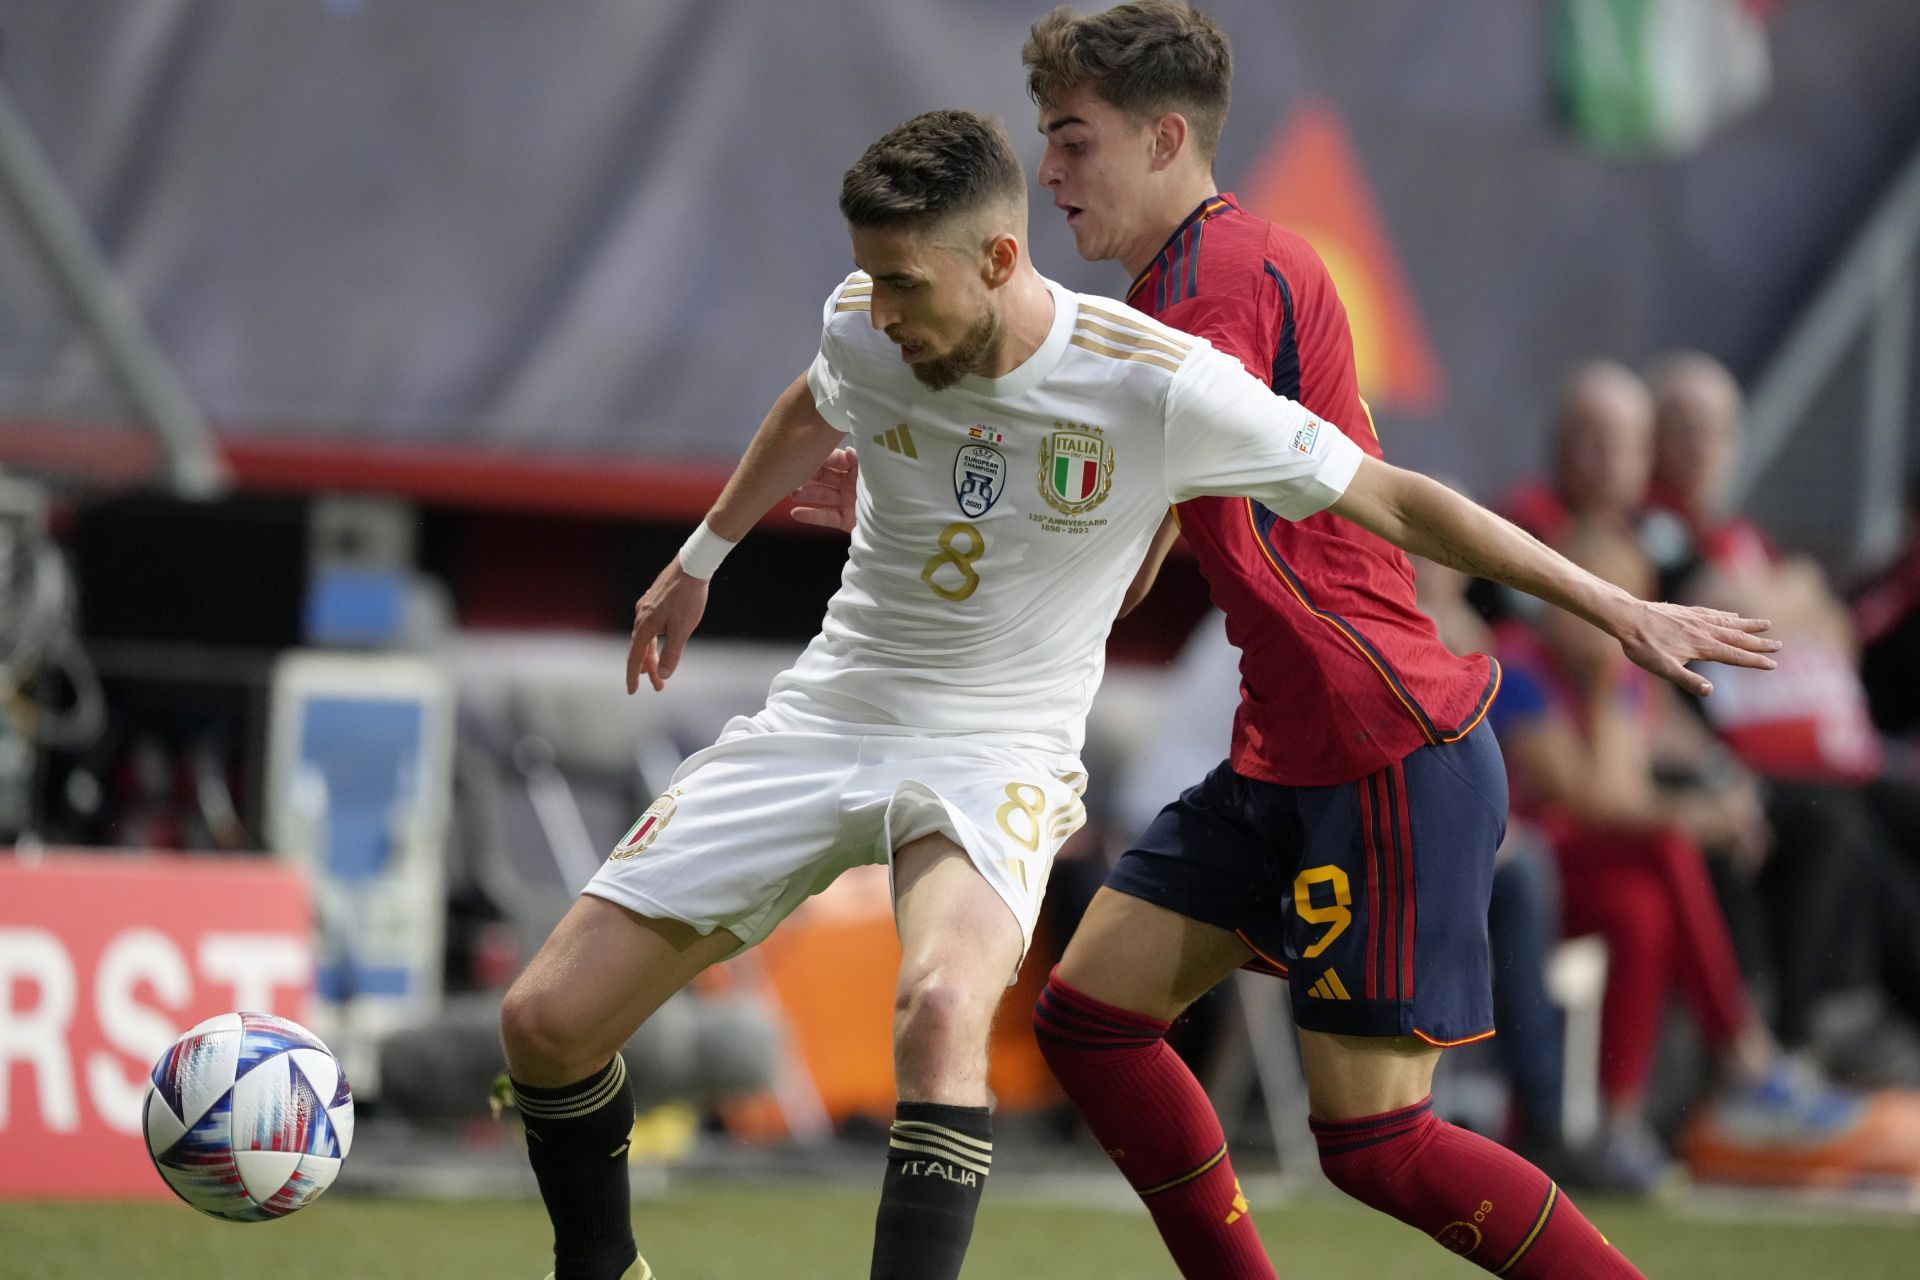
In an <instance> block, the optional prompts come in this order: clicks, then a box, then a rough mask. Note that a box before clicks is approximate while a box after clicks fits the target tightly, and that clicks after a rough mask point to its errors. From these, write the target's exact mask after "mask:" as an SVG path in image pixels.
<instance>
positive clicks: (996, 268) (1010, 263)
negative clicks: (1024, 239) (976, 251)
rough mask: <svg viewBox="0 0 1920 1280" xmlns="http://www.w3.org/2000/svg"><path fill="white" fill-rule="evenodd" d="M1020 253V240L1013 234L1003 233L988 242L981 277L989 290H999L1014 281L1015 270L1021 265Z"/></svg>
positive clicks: (981, 267) (981, 266)
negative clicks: (1008, 282)
mask: <svg viewBox="0 0 1920 1280" xmlns="http://www.w3.org/2000/svg"><path fill="white" fill-rule="evenodd" d="M1020 252H1021V251H1020V239H1019V237H1018V236H1015V235H1014V234H1013V233H1012V232H1009V231H1002V232H1000V233H998V234H996V235H995V236H994V237H993V238H992V239H990V240H988V241H987V252H986V255H985V258H984V260H983V261H982V262H981V265H980V276H981V279H983V280H985V281H986V283H987V287H988V288H989V289H998V288H999V287H1000V286H1001V285H1003V284H1005V283H1007V281H1009V280H1011V279H1013V273H1014V269H1015V268H1016V267H1018V266H1019V265H1020Z"/></svg>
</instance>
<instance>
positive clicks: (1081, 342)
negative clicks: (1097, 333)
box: [1073, 331, 1180, 373]
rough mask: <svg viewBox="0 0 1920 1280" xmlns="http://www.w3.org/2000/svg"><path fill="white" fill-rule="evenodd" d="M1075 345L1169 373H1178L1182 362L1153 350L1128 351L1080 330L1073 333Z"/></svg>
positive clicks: (1096, 353)
mask: <svg viewBox="0 0 1920 1280" xmlns="http://www.w3.org/2000/svg"><path fill="white" fill-rule="evenodd" d="M1073 345H1074V346H1076V347H1079V348H1081V349H1082V350H1084V351H1091V352H1093V353H1094V354H1095V355H1100V356H1108V357H1111V358H1112V359H1115V360H1138V361H1140V362H1141V363H1143V364H1151V365H1158V366H1159V367H1160V368H1162V369H1165V370H1166V371H1167V372H1168V373H1178V372H1179V370H1180V362H1179V361H1178V360H1175V359H1174V358H1173V357H1171V356H1163V355H1160V354H1159V353H1158V352H1153V351H1127V350H1124V349H1123V348H1120V347H1112V346H1108V345H1107V344H1106V343H1104V342H1096V341H1094V340H1093V339H1092V338H1089V337H1087V336H1086V335H1085V334H1083V333H1080V332H1078V331H1076V332H1075V333H1074V335H1073Z"/></svg>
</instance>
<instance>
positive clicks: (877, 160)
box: [840, 111, 1026, 227]
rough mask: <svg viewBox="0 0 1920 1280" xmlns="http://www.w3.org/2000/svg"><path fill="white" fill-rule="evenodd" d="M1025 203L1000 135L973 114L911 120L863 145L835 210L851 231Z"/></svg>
mask: <svg viewBox="0 0 1920 1280" xmlns="http://www.w3.org/2000/svg"><path fill="white" fill-rule="evenodd" d="M1008 198H1011V199H1013V200H1016V201H1022V202H1024V201H1025V199H1026V177H1025V175H1024V174H1022V173H1021V170H1020V159H1019V157H1018V156H1016V155H1014V153H1013V144H1012V143H1011V142H1009V141H1008V140H1007V135H1006V131H1005V130H1003V129H1002V128H1001V127H1000V126H999V125H997V124H995V123H994V122H993V121H991V120H989V119H987V118H986V117H985V116H982V115H976V114H975V113H973V112H971V111H929V112H926V113H925V114H923V115H917V116H915V117H914V118H913V119H911V120H909V121H907V122H906V123H905V124H903V125H901V126H899V127H898V128H896V129H893V130H892V131H890V132H889V133H888V134H887V135H886V136H885V137H883V138H881V139H880V140H879V141H878V142H876V143H874V144H873V145H872V146H870V147H868V148H867V150H866V153H865V154H864V155H862V156H861V157H860V159H859V160H858V161H856V162H855V163H854V166H853V168H851V169H849V170H847V173H846V176H845V177H844V178H842V179H841V181H840V212H841V214H843V215H844V216H845V217H846V220H847V221H848V222H849V223H850V224H852V225H853V226H856V227H898V226H913V225H923V224H928V223H934V222H939V221H941V220H943V219H945V218H948V217H951V216H953V215H954V214H959V213H971V212H972V211H973V210H975V209H978V208H980V207H982V206H984V205H986V204H988V203H990V202H992V201H994V200H1001V199H1008Z"/></svg>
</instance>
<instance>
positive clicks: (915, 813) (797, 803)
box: [583, 711, 1086, 956]
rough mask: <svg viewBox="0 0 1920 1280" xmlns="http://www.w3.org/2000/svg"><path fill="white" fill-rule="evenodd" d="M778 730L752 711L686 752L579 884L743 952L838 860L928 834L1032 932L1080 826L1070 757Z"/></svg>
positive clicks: (867, 858)
mask: <svg viewBox="0 0 1920 1280" xmlns="http://www.w3.org/2000/svg"><path fill="white" fill-rule="evenodd" d="M859 728H860V727H859V726H852V725H850V726H848V727H847V729H846V731H845V732H822V731H820V730H819V729H818V728H817V727H809V728H807V729H804V730H799V729H793V728H789V727H786V724H785V722H784V721H783V720H782V719H781V717H779V715H778V714H777V713H773V712H768V711H762V712H761V713H760V714H759V715H756V716H739V717H736V718H735V719H733V720H731V721H729V722H728V724H727V727H726V729H725V730H724V731H723V732H722V733H721V735H720V739H719V741H717V742H715V743H714V745H712V746H711V747H708V748H707V749H706V750H704V751H699V752H696V753H694V754H693V755H691V756H689V757H688V758H687V760H686V762H685V763H684V764H682V765H681V766H680V768H679V769H678V770H677V771H676V772H675V773H674V775H673V781H672V784H671V785H670V786H669V787H668V788H667V792H666V794H665V795H663V796H661V797H660V798H659V799H657V800H655V801H654V802H653V804H652V805H650V806H648V808H647V811H646V813H645V814H643V815H642V816H641V818H640V820H639V821H638V822H636V823H634V825H633V826H632V827H631V828H630V829H629V830H628V832H627V834H626V836H625V837H624V838H622V840H621V842H620V843H619V844H618V845H617V846H615V848H614V850H613V853H612V855H611V856H610V857H609V858H608V859H607V861H606V862H605V863H604V864H602V866H601V868H600V870H599V871H598V872H597V873H596V874H595V875H594V877H593V879H592V880H590V881H589V882H588V883H587V887H586V889H585V890H584V891H583V892H586V893H590V894H593V895H594V896H596V897H600V898H605V899H607V900H608V901H609V902H615V903H618V904H619V905H621V906H623V907H626V908H628V909H629V910H632V911H636V912H638V913H639V914H641V915H644V916H653V917H656V918H664V919H670V920H679V921H683V922H684V923H686V924H689V925H692V926H693V927H694V928H695V929H698V930H699V931H700V932H701V933H703V934H705V933H711V932H713V930H715V929H726V930H728V931H730V932H732V933H733V934H734V935H735V936H736V937H738V938H739V939H740V944H741V949H742V950H744V949H745V948H747V947H750V946H753V945H754V944H755V943H757V942H759V941H760V940H761V939H763V938H765V937H766V936H767V935H768V934H769V933H772V932H773V929H774V926H775V925H777V924H779V923H780V921H782V920H784V919H785V918H786V917H787V916H788V915H789V914H791V913H792V912H793V910H794V908H795V907H798V906H799V905H800V904H801V903H802V902H803V901H805V900H806V899H807V898H809V897H811V896H812V895H813V894H816V893H819V892H820V891H821V890H822V889H825V888H826V887H827V886H828V885H829V884H831V883H833V881H834V880H835V879H836V878H837V877H838V876H839V875H840V873H841V872H842V871H845V870H847V869H848V868H849V867H857V866H863V865H866V864H868V863H879V862H891V858H892V853H893V851H894V850H895V849H898V848H900V847H901V846H902V845H904V844H907V843H909V842H910V841H913V840H918V839H920V838H921V837H922V836H928V835H932V834H934V833H936V832H937V833H940V834H943V835H945V836H946V837H947V838H948V839H950V840H952V841H953V842H954V843H955V844H957V845H959V846H960V847H961V848H962V849H964V850H966V853H967V857H968V858H969V859H970V860H971V861H972V863H973V865H974V867H975V869H977V870H978V871H979V872H980V874H981V875H982V876H984V877H985V878H986V881H987V883H988V884H990V885H992V886H993V889H994V891H995V892H996V893H998V894H999V895H1000V898H1001V900H1002V901H1003V902H1005V903H1006V904H1007V908H1008V909H1009V910H1010V911H1012V912H1013V916H1014V919H1015V920H1017V921H1018V922H1019V924H1020V935H1021V949H1022V954H1023V956H1024V953H1025V948H1026V947H1027V945H1029V944H1030V943H1031V942H1032V941H1033V926H1034V921H1035V919H1036V918H1037V916H1038V915H1039V911H1040V895H1041V894H1042V892H1044V891H1045V889H1046V886H1047V875H1048V873H1049V872H1050V871H1051V870H1052V869H1053V856H1054V853H1055V851H1056V850H1058V849H1059V847H1060V845H1061V844H1062V843H1063V842H1064V841H1065V840H1066V838H1067V837H1068V836H1069V835H1071V834H1072V833H1073V832H1074V831H1076V830H1078V829H1079V828H1080V826H1081V825H1082V824H1083V823H1084V822H1085V821H1086V809H1085V807H1084V806H1083V805H1082V804H1081V802H1080V797H1081V794H1082V793H1083V792H1084V791H1085V790H1086V774H1085V772H1084V771H1083V770H1082V769H1081V767H1080V762H1079V760H1078V759H1077V758H1075V757H1073V756H1057V755H1047V754H1042V753H1038V752H1034V751H1031V750H1024V749H1020V748H1017V747H1009V746H1006V745H1003V744H1000V743H997V742H996V741H995V740H994V739H993V737H992V736H991V735H979V736H967V737H945V738H913V737H887V736H875V735H866V734H862V733H860V732H859Z"/></svg>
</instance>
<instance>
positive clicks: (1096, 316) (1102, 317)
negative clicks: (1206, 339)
mask: <svg viewBox="0 0 1920 1280" xmlns="http://www.w3.org/2000/svg"><path fill="white" fill-rule="evenodd" d="M1079 319H1080V320H1081V321H1083V322H1084V321H1088V320H1094V321H1099V322H1101V323H1104V324H1110V325H1112V326H1114V327H1115V328H1117V329H1126V330H1129V331H1131V332H1132V333H1133V334H1134V335H1135V336H1136V337H1139V338H1153V339H1155V340H1157V341H1160V342H1164V343H1166V344H1167V345H1168V346H1170V347H1172V348H1173V349H1174V350H1175V351H1178V352H1179V353H1180V354H1181V355H1183V356H1184V355H1186V354H1187V353H1188V352H1190V351H1192V350H1193V343H1192V342H1191V341H1189V340H1188V339H1186V338H1184V337H1182V336H1181V335H1180V334H1179V333H1177V332H1175V331H1174V330H1172V329H1169V328H1167V327H1166V326H1165V325H1163V324H1159V323H1156V322H1155V321H1152V320H1149V319H1147V317H1145V316H1142V315H1128V314H1126V313H1124V312H1120V311H1114V310H1111V309H1109V308H1107V307H1102V306H1097V305H1095V304H1094V303H1091V302H1088V301H1087V300H1086V299H1084V298H1082V299H1081V300H1080V316H1079Z"/></svg>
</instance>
